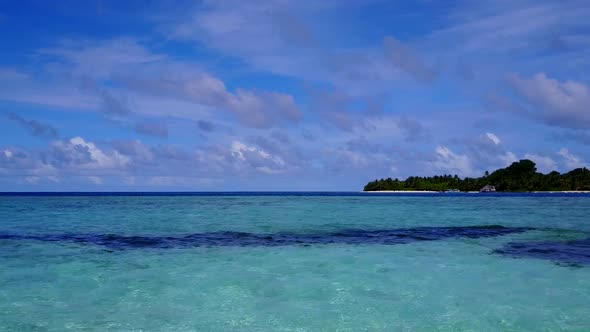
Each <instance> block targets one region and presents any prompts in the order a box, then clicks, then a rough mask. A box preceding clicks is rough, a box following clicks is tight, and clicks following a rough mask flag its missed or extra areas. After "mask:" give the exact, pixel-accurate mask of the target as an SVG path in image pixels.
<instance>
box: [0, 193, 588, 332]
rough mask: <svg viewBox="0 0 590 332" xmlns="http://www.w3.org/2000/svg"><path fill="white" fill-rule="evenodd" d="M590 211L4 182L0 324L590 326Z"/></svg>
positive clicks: (417, 198) (551, 201)
mask: <svg viewBox="0 0 590 332" xmlns="http://www.w3.org/2000/svg"><path fill="white" fill-rule="evenodd" d="M588 216H590V196H588V195H569V196H568V195H493V196H485V195H484V196H482V195H386V196H381V195H372V194H360V195H329V196H322V195H318V194H315V195H304V194H300V195H286V194H277V195H269V194H265V195H261V196H255V195H245V194H242V195H223V196H219V195H209V196H207V195H197V196H106V195H105V196H0V285H1V286H0V331H556V330H564V331H589V330H590V264H588V261H587V260H586V258H587V256H585V255H586V254H588V251H585V250H587V249H585V248H586V247H585V242H584V243H583V244H582V245H578V246H577V247H576V248H577V249H576V250H578V249H579V250H581V251H577V252H576V254H575V255H574V254H573V253H572V251H571V248H570V247H571V246H570V247H568V246H567V244H568V243H574V242H572V241H578V240H584V239H587V238H589V237H590V235H589V234H590V217H588ZM488 225H501V226H504V227H505V228H504V229H503V230H505V231H506V233H505V234H504V233H502V234H500V235H497V234H495V233H493V234H492V233H490V234H488V231H489V230H488V228H482V229H483V231H484V232H485V236H483V235H481V236H480V235H473V232H481V231H482V229H480V228H472V226H477V227H480V226H488ZM424 227H426V228H424ZM456 227H466V228H465V229H463V228H461V229H459V231H457V228H456ZM522 227H524V228H522ZM521 228H522V229H521ZM529 228H531V229H529ZM490 230H491V231H493V232H496V231H497V228H490ZM347 232H348V233H347ZM359 232H360V233H359ZM382 232H386V234H390V233H389V232H393V233H394V234H398V235H399V234H401V233H403V237H401V235H399V236H398V235H396V236H398V237H395V239H396V240H395V241H390V238H388V237H385V238H383V237H379V238H378V241H376V240H375V238H376V237H375V236H376V235H375V234H382ZM453 232H456V233H453ZM451 233H452V234H455V235H449V234H451ZM359 234H360V235H359ZM416 234H419V236H418V235H416ZM477 234H480V233H477ZM115 236H116V237H115ZM379 236H381V235H379ZM387 236H390V235H387ZM281 241H284V242H281ZM297 241H299V242H301V243H300V244H296V243H293V242H297ZM388 241H389V242H388ZM299 242H297V243H299ZM511 243H517V244H518V245H517V246H516V248H521V245H522V244H523V243H524V244H535V243H543V244H545V243H549V244H555V243H557V244H562V243H563V244H565V245H564V246H563V247H564V248H563V251H559V252H557V254H551V255H549V256H547V255H546V254H547V253H546V252H544V251H535V250H530V251H528V252H527V253H530V255H528V256H527V255H522V256H519V255H513V254H506V253H507V252H508V251H502V248H505V247H506V246H507V245H510V244H511ZM551 248H554V247H551ZM559 248H561V247H559ZM560 250H561V249H560ZM536 253H540V254H539V255H536Z"/></svg>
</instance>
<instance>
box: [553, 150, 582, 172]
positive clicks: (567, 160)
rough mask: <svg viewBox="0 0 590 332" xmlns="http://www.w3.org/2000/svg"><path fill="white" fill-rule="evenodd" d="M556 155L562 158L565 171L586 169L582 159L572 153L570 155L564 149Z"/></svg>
mask: <svg viewBox="0 0 590 332" xmlns="http://www.w3.org/2000/svg"><path fill="white" fill-rule="evenodd" d="M558 153H559V155H560V156H562V157H563V159H564V164H565V166H566V167H567V171H571V170H573V169H575V168H581V167H588V165H587V164H586V162H584V160H582V158H580V157H579V156H577V155H575V154H573V153H570V152H569V150H568V149H566V148H561V149H560V150H559V152H558Z"/></svg>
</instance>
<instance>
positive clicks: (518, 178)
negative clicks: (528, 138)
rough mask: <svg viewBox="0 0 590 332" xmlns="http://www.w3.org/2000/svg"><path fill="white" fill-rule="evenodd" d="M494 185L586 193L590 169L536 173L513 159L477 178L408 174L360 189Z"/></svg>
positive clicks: (463, 188)
mask: <svg viewBox="0 0 590 332" xmlns="http://www.w3.org/2000/svg"><path fill="white" fill-rule="evenodd" d="M488 185H489V186H493V187H494V189H495V191H499V192H586V191H589V190H590V170H588V169H587V168H585V167H584V168H576V169H574V170H572V171H570V172H567V173H564V174H560V173H559V172H557V171H552V172H550V173H548V174H543V173H539V172H537V167H536V164H535V163H534V162H533V161H531V160H528V159H523V160H520V161H518V162H513V163H512V164H511V165H510V166H508V167H506V168H501V169H498V170H495V171H494V172H492V173H491V174H490V173H489V172H487V171H486V172H485V174H484V175H483V176H482V177H479V178H469V177H466V178H463V179H462V178H460V177H459V176H457V175H441V176H438V175H436V176H432V177H418V176H411V177H408V178H407V179H406V180H403V181H402V180H399V179H397V178H396V179H391V178H387V179H380V180H375V181H371V182H369V183H367V185H366V186H365V187H364V189H363V191H365V192H371V191H382V192H387V191H389V192H413V191H417V192H429V191H430V192H438V191H447V190H459V191H462V192H473V191H480V190H481V189H482V188H484V187H485V186H488Z"/></svg>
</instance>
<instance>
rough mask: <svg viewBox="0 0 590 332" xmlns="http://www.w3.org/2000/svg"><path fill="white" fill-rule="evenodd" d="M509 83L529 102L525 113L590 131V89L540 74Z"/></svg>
mask: <svg viewBox="0 0 590 332" xmlns="http://www.w3.org/2000/svg"><path fill="white" fill-rule="evenodd" d="M507 80H508V83H509V84H510V85H511V87H512V88H513V89H514V91H515V92H516V93H517V95H518V96H519V97H520V98H521V99H522V100H523V101H524V102H525V103H526V106H525V108H524V109H523V111H524V112H525V114H527V115H529V116H530V117H533V118H536V119H539V120H541V121H543V122H545V123H546V124H549V125H552V126H559V127H566V128H590V111H589V110H588V105H590V89H589V88H588V87H587V86H586V85H585V84H583V83H581V82H576V81H571V80H568V81H564V82H560V81H558V80H555V79H551V78H548V77H547V76H546V75H545V74H544V73H538V74H536V75H535V76H533V77H532V78H530V79H526V78H521V77H520V76H518V75H516V74H509V75H508V76H507Z"/></svg>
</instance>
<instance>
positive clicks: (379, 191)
mask: <svg viewBox="0 0 590 332" xmlns="http://www.w3.org/2000/svg"><path fill="white" fill-rule="evenodd" d="M361 192H362V193H367V194H370V193H396V194H404V193H406V194H453V192H445V191H434V190H371V191H361ZM454 193H461V194H479V193H480V192H479V191H460V192H454ZM512 193H529V194H590V190H563V191H496V192H491V193H482V194H512Z"/></svg>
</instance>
